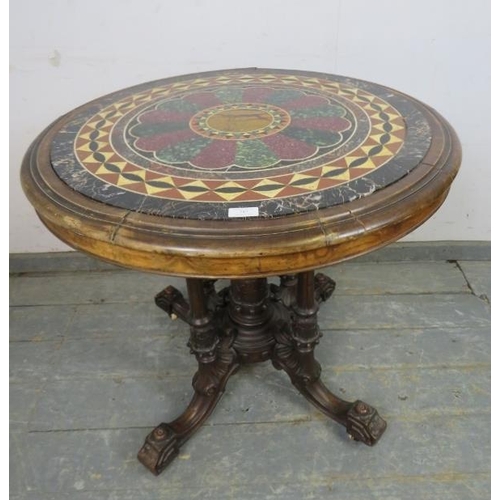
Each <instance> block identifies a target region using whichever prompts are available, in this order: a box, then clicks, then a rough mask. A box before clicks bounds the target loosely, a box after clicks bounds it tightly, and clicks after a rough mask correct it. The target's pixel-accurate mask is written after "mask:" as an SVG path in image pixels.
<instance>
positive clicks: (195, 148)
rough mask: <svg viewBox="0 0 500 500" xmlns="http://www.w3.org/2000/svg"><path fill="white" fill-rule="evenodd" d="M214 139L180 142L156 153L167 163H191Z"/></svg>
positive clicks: (193, 139) (204, 138)
mask: <svg viewBox="0 0 500 500" xmlns="http://www.w3.org/2000/svg"><path fill="white" fill-rule="evenodd" d="M211 142H212V139H208V138H206V137H194V138H192V139H188V140H187V141H182V142H178V143H177V144H174V145H172V146H169V147H167V148H163V149H162V150H161V151H158V153H156V157H157V158H158V159H159V160H161V161H164V162H167V163H180V162H185V161H189V160H191V159H192V158H194V157H195V156H196V155H198V154H199V153H200V152H201V150H202V149H203V148H204V147H206V146H208V145H209V144H210V143H211Z"/></svg>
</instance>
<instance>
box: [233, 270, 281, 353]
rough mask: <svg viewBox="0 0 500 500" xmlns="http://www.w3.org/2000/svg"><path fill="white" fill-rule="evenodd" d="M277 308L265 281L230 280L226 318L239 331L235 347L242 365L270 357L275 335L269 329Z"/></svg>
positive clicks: (259, 279) (256, 279)
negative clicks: (270, 297) (272, 301)
mask: <svg viewBox="0 0 500 500" xmlns="http://www.w3.org/2000/svg"><path fill="white" fill-rule="evenodd" d="M274 306H275V305H274V304H273V303H271V301H270V300H269V287H268V284H267V279H266V278H255V279H245V280H232V281H231V286H230V287H229V307H228V310H227V315H228V320H229V323H230V324H231V325H233V326H234V328H235V330H236V336H235V339H234V343H233V348H234V350H235V351H236V352H237V353H238V355H239V357H240V360H241V362H243V363H256V362H258V361H264V360H266V359H269V358H270V357H271V353H272V351H273V346H274V335H273V333H272V331H271V329H270V328H269V327H270V324H271V321H272V318H273V316H274V309H275V307H274Z"/></svg>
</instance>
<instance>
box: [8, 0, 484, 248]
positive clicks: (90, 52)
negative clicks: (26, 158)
mask: <svg viewBox="0 0 500 500" xmlns="http://www.w3.org/2000/svg"><path fill="white" fill-rule="evenodd" d="M10 16H11V24H10V33H11V35H10V37H11V46H10V51H11V58H10V85H11V87H10V92H11V93H10V103H11V109H10V130H11V136H10V251H11V252H41V251H53V250H67V249H68V247H66V245H64V244H63V243H61V242H59V241H58V240H57V239H56V238H54V237H53V236H52V235H50V234H49V232H48V231H47V230H46V229H45V228H44V227H43V226H42V224H41V223H40V222H39V221H38V219H37V217H36V216H35V213H34V211H33V209H32V208H31V206H30V205H29V204H28V202H27V201H26V199H25V197H24V195H23V193H22V190H21V188H20V185H19V174H18V171H19V166H20V163H21V159H22V156H23V154H24V151H25V150H26V149H27V147H28V146H29V144H30V142H31V141H32V140H33V139H34V138H35V136H36V135H37V134H38V133H39V132H40V131H41V130H42V129H43V128H44V127H45V126H46V125H47V124H48V123H49V122H51V121H52V120H53V119H54V118H56V117H58V116H59V115H61V114H63V113H65V112H67V111H69V110H71V109H72V108H74V107H75V106H77V105H80V104H83V103H85V102H86V101H88V100H90V99H93V98H96V97H99V96H100V95H102V94H105V93H108V92H112V91H114V90H118V89H120V88H124V87H128V86H130V85H133V84H137V83H141V82H144V81H148V80H153V79H157V78H163V77H169V76H175V75H179V74H185V73H190V72H196V71H208V70H214V69H224V68H235V67H249V66H257V67H267V68H273V67H275V68H288V69H303V70H310V71H323V72H329V73H337V74H341V75H348V76H352V77H357V78H361V79H366V80H370V81H374V82H377V83H381V84H384V85H387V86H390V87H393V88H396V89H398V90H401V91H403V92H406V93H408V94H410V95H413V96H414V97H416V98H418V99H420V100H422V101H424V102H426V103H428V104H430V105H431V106H433V107H434V108H436V109H437V110H438V111H439V112H441V113H442V114H443V115H444V116H445V117H446V118H447V119H448V120H449V121H450V122H451V123H452V125H453V126H454V127H455V129H456V131H457V132H458V135H459V136H460V138H461V141H462V146H463V164H462V169H461V171H460V173H459V176H458V178H457V180H456V181H455V183H454V185H453V187H452V191H451V194H450V196H449V198H448V200H447V202H446V203H445V205H444V206H443V207H442V208H441V210H440V211H439V212H438V214H437V215H435V216H434V217H433V218H432V219H431V220H430V221H428V222H427V223H426V224H425V225H424V226H422V227H421V228H419V229H418V230H416V231H415V232H414V233H413V234H412V235H411V236H409V237H407V239H410V240H414V241H415V240H487V239H490V156H489V155H490V142H489V141H490V139H489V138H490V130H489V124H490V101H489V97H490V74H489V63H490V38H489V37H490V20H489V1H488V0H475V1H474V2H471V1H469V0H377V1H375V0H309V1H293V0H251V1H247V2H242V1H234V0H205V1H204V0H178V1H176V2H173V1H165V0H163V1H162V0H85V1H83V0H80V1H79V0H50V1H48V2H43V1H40V0H15V1H14V2H11V4H10Z"/></svg>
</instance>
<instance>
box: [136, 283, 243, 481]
mask: <svg viewBox="0 0 500 500" xmlns="http://www.w3.org/2000/svg"><path fill="white" fill-rule="evenodd" d="M187 285H188V295H189V302H190V303H189V304H188V303H187V302H186V300H185V299H184V298H183V297H182V294H181V293H180V292H178V291H177V290H176V289H175V288H173V287H168V288H166V289H165V290H164V291H163V292H160V293H159V294H158V295H157V297H156V302H157V304H158V305H159V306H160V307H161V308H162V309H164V310H165V311H166V312H167V313H168V314H169V315H170V316H171V317H173V316H177V317H180V318H182V319H183V320H184V321H187V322H188V323H189V324H190V325H191V337H190V340H189V344H188V345H189V347H190V348H191V352H192V353H194V354H195V356H196V359H197V361H198V371H197V372H196V374H195V376H194V378H193V388H194V391H195V393H194V396H193V398H192V400H191V402H190V403H189V406H188V407H187V408H186V410H185V411H184V413H182V414H181V415H180V416H179V417H178V418H177V419H176V420H174V421H173V422H170V423H168V424H166V423H161V424H160V425H159V426H158V427H156V428H155V429H154V430H153V431H152V432H151V433H150V434H149V435H148V436H147V438H146V441H145V443H144V445H143V446H142V448H141V449H140V451H139V454H138V459H139V460H140V461H141V462H142V464H144V465H145V466H146V467H147V468H148V469H149V470H150V471H151V472H152V473H153V474H155V475H158V474H159V473H160V472H161V471H162V470H163V469H164V468H165V467H166V466H167V465H168V464H169V463H170V462H171V461H172V460H173V459H174V458H175V457H176V456H177V455H178V453H179V448H180V447H181V446H182V445H183V444H184V443H185V442H186V441H187V440H188V439H189V437H190V436H191V435H192V434H193V433H194V432H195V431H196V430H197V429H198V428H199V427H200V426H201V425H202V424H203V422H205V420H206V419H207V418H208V417H209V416H210V414H211V413H212V411H213V409H214V408H215V406H216V405H217V403H218V401H219V400H220V398H221V396H222V394H223V392H224V389H225V386H226V383H227V380H228V379H229V377H230V376H231V375H232V374H233V373H234V372H235V371H236V369H237V368H238V364H237V361H236V355H235V352H234V350H233V348H232V343H233V335H232V332H231V331H225V332H222V331H217V328H216V326H215V324H216V323H215V321H214V317H213V316H214V314H215V312H214V311H213V310H210V309H209V308H208V307H207V302H209V300H208V296H209V295H210V296H211V295H212V292H213V293H215V290H214V289H213V286H212V287H210V283H209V282H204V281H203V280H199V279H188V280H187ZM212 285H213V284H212ZM212 299H213V300H214V301H216V298H213V297H212Z"/></svg>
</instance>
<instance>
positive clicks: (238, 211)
mask: <svg viewBox="0 0 500 500" xmlns="http://www.w3.org/2000/svg"><path fill="white" fill-rule="evenodd" d="M227 216H228V217H258V216H259V207H238V208H230V209H229V211H228V213H227Z"/></svg>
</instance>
